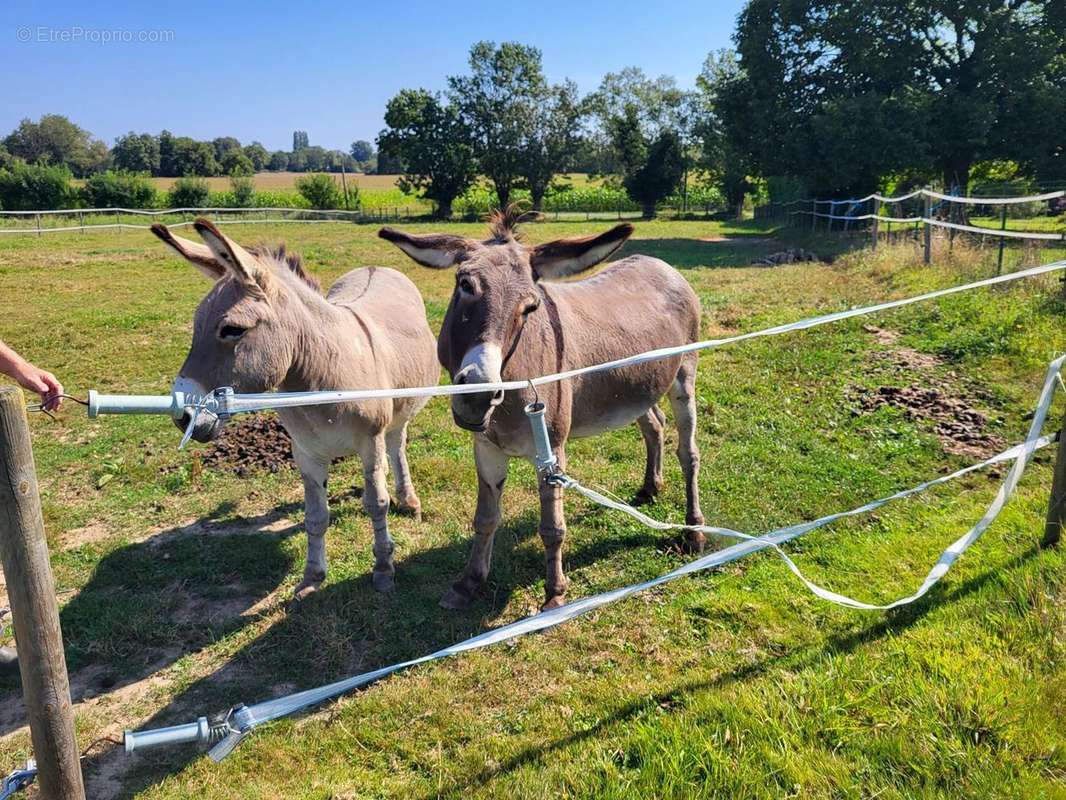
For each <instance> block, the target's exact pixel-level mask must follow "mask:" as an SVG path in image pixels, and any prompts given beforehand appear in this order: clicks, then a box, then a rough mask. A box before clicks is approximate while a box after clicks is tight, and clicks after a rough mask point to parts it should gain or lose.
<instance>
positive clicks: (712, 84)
mask: <svg viewBox="0 0 1066 800" xmlns="http://www.w3.org/2000/svg"><path fill="white" fill-rule="evenodd" d="M741 76H742V73H741V69H740V65H739V64H738V63H737V59H736V54H735V53H734V52H733V51H732V50H720V51H718V52H717V53H710V54H709V55H708V56H707V60H706V61H704V62H703V69H702V70H701V71H700V74H699V76H698V77H697V78H696V86H697V89H698V94H697V97H696V100H695V122H694V125H693V129H694V130H693V132H694V134H695V137H696V138H697V139H698V140H699V142H700V145H701V146H700V154H699V162H698V163H699V166H700V168H701V169H702V170H703V172H704V173H705V174H706V175H707V176H708V177H709V178H710V180H711V181H712V182H713V183H714V184H715V185H716V186H717V187H718V189H719V191H721V193H722V196H723V197H725V199H726V202H727V203H728V204H729V207H730V208H736V209H740V207H741V204H742V203H743V202H744V195H745V194H746V193H747V192H748V191H750V190H751V189H752V184H751V182H750V180H749V178H748V175H749V173H750V172H751V171H752V170H751V164H750V163H749V160H748V158H747V157H746V155H745V153H744V151H743V150H742V149H740V148H739V147H737V146H736V143H735V136H734V135H733V134H734V131H732V130H730V129H729V128H728V127H727V122H729V121H730V118H729V117H728V116H726V115H723V114H722V113H721V110H720V107H721V105H722V94H723V92H726V91H728V87H729V85H730V83H731V82H733V81H737V80H740V79H741Z"/></svg>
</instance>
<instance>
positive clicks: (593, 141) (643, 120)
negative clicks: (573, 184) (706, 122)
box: [582, 67, 695, 174]
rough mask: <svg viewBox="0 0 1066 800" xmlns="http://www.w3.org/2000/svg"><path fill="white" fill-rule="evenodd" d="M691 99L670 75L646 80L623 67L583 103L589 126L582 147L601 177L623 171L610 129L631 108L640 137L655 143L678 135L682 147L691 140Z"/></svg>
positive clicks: (634, 69) (638, 72)
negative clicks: (667, 133) (670, 134)
mask: <svg viewBox="0 0 1066 800" xmlns="http://www.w3.org/2000/svg"><path fill="white" fill-rule="evenodd" d="M692 101H693V97H692V95H691V93H688V92H685V91H683V90H682V89H681V88H680V87H679V86H678V85H677V81H676V80H674V78H672V77H671V76H669V75H660V76H659V77H657V78H650V77H648V76H647V75H646V74H645V73H644V71H643V70H642V69H640V68H639V67H626V68H624V69H622V70H620V71H618V72H609V73H607V74H606V75H604V77H603V80H602V81H601V82H600V85H599V87H598V88H597V89H596V91H594V92H593V93H592V94H590V95H589V96H588V97H586V98H585V100H584V101H583V104H582V105H583V109H582V110H583V112H584V113H585V114H586V115H587V117H588V121H589V125H588V129H587V132H586V136H585V143H584V146H585V148H586V149H587V150H589V151H591V154H592V156H593V158H594V160H595V161H596V163H597V166H598V169H597V170H596V171H597V172H599V173H600V174H617V173H620V172H622V171H623V169H624V166H625V165H624V163H623V161H622V157H621V155H622V154H621V153H620V152H619V151H618V149H617V148H616V147H615V146H614V135H613V134H612V129H613V128H615V127H617V124H618V122H619V120H622V119H623V118H624V117H625V116H626V113H627V112H626V109H627V107H629V106H632V107H633V110H634V113H635V114H636V122H637V127H638V129H639V131H640V133H641V134H642V135H643V137H644V138H645V139H646V140H648V141H654V140H655V139H657V138H658V137H659V135H660V134H661V133H663V132H665V131H672V132H673V133H675V134H676V135H677V138H678V139H679V140H680V142H681V143H682V146H683V152H684V153H687V148H686V147H685V146H686V145H687V144H688V143H689V142H690V141H691V139H692V134H693V133H694V130H693V128H692V124H693V123H694V121H695V119H694V117H693V116H692V114H691V110H692V108H691V104H692Z"/></svg>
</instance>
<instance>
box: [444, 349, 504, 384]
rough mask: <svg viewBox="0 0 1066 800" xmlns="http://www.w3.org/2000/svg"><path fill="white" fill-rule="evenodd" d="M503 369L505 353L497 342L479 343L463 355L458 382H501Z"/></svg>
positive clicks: (457, 376)
mask: <svg viewBox="0 0 1066 800" xmlns="http://www.w3.org/2000/svg"><path fill="white" fill-rule="evenodd" d="M502 369H503V353H502V352H501V351H500V346H499V345H497V344H492V343H488V344H478V345H475V346H474V347H471V348H470V349H469V350H468V351H467V353H466V355H465V356H464V357H463V363H462V364H461V365H460V367H459V371H458V372H457V373H455V382H456V383H499V382H500V381H501V370H502Z"/></svg>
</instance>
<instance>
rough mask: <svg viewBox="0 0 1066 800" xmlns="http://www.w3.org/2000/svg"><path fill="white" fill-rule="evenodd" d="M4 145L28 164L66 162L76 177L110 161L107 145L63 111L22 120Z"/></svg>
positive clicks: (100, 167) (5, 140) (101, 166)
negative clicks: (62, 113) (36, 118)
mask: <svg viewBox="0 0 1066 800" xmlns="http://www.w3.org/2000/svg"><path fill="white" fill-rule="evenodd" d="M3 145H4V147H5V148H6V149H7V151H8V152H9V153H10V154H11V155H12V156H14V157H16V158H21V159H23V160H25V161H26V162H27V163H29V164H35V163H38V162H41V163H47V164H63V165H65V166H67V167H69V168H70V170H71V171H72V172H73V173H74V175H75V176H77V177H84V176H86V175H88V174H90V173H92V172H94V171H96V170H98V169H102V168H103V166H104V164H105V162H106V160H107V145H105V144H104V143H103V142H101V141H99V140H98V139H96V138H94V137H93V135H92V134H91V133H89V132H88V131H87V130H85V129H83V128H80V127H79V126H77V125H75V124H74V123H73V122H71V121H70V120H69V119H67V118H66V117H64V116H62V115H60V114H45V115H44V116H42V117H41V118H40V119H39V120H38V121H37V122H34V121H33V120H30V119H24V120H22V122H20V123H19V125H18V127H17V128H15V130H14V131H12V132H11V133H10V134H9V135H8V136H7V138H6V139H4V141H3Z"/></svg>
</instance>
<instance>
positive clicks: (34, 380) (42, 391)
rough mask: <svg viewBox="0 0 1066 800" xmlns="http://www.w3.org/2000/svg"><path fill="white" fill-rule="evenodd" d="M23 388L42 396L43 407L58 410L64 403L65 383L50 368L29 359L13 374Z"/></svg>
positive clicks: (47, 409) (46, 409) (48, 409)
mask: <svg viewBox="0 0 1066 800" xmlns="http://www.w3.org/2000/svg"><path fill="white" fill-rule="evenodd" d="M11 377H12V378H14V379H15V380H16V381H17V382H18V384H19V385H20V386H21V387H22V388H23V389H28V390H29V391H31V392H37V394H39V395H40V396H41V408H43V409H44V410H45V411H56V410H58V409H59V407H60V406H61V405H63V398H62V397H61V396H60V395H62V394H63V384H61V383H60V382H59V381H58V380H56V376H55V375H53V374H52V373H51V372H49V371H48V370H44V369H41V368H40V367H36V366H34V365H33V364H31V363H29V362H28V361H24V362H23V363H22V364H20V365H18V366H17V367H16V368H15V369H14V370H13V373H12V375H11Z"/></svg>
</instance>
